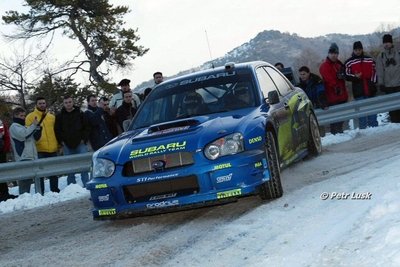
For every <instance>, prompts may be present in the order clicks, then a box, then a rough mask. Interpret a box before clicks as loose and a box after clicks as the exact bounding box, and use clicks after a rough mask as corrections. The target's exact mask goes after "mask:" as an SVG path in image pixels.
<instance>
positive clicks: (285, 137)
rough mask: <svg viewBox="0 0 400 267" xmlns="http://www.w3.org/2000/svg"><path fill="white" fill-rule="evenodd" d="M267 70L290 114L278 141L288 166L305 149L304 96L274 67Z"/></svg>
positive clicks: (283, 159) (281, 127) (282, 127)
mask: <svg viewBox="0 0 400 267" xmlns="http://www.w3.org/2000/svg"><path fill="white" fill-rule="evenodd" d="M265 70H266V72H267V73H268V75H269V76H270V77H271V79H272V80H273V82H274V83H275V85H276V87H277V90H278V91H279V93H280V94H281V95H282V102H283V105H284V107H285V109H286V110H287V111H288V113H289V114H288V115H287V116H288V118H287V121H285V124H283V125H281V126H280V129H279V134H278V139H279V140H280V141H281V142H282V144H283V146H282V147H281V148H280V150H281V151H280V152H281V160H282V163H283V164H284V165H287V164H289V163H290V162H292V161H293V160H295V159H296V158H297V152H298V151H299V150H301V149H302V147H303V143H304V141H303V140H304V132H305V131H307V127H306V124H305V123H304V115H305V107H304V104H303V103H302V102H303V101H302V100H303V96H302V94H301V93H300V91H296V90H294V88H293V87H292V86H291V85H290V84H289V82H288V81H287V80H286V79H285V78H284V77H283V75H282V73H280V72H279V71H277V70H276V69H274V68H272V67H265Z"/></svg>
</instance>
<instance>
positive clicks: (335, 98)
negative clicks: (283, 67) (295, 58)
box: [319, 43, 348, 134]
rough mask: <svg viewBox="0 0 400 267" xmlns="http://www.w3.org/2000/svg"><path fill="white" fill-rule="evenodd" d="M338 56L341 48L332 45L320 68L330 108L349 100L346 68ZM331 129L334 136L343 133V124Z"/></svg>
mask: <svg viewBox="0 0 400 267" xmlns="http://www.w3.org/2000/svg"><path fill="white" fill-rule="evenodd" d="M338 56H339V47H338V46H337V44H336V43H332V44H331V46H330V47H329V50H328V56H327V57H326V59H325V61H324V62H323V63H322V64H321V66H320V67H319V72H320V74H321V76H322V79H323V80H324V86H325V94H326V98H327V101H328V105H329V106H334V105H338V104H342V103H345V102H347V99H348V93H347V88H346V85H345V67H344V65H343V63H342V62H341V61H340V60H339V59H338ZM330 128H331V129H330V130H331V133H332V134H337V133H343V122H335V123H332V124H331V125H330Z"/></svg>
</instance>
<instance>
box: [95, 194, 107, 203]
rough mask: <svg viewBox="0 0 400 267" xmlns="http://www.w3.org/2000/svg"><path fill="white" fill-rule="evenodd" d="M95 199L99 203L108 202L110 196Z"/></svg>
mask: <svg viewBox="0 0 400 267" xmlns="http://www.w3.org/2000/svg"><path fill="white" fill-rule="evenodd" d="M97 199H98V200H99V202H104V201H109V200H110V194H107V195H105V196H98V198H97Z"/></svg>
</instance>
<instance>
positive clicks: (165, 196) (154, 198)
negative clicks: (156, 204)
mask: <svg viewBox="0 0 400 267" xmlns="http://www.w3.org/2000/svg"><path fill="white" fill-rule="evenodd" d="M176 195H177V193H169V194H164V195H158V196H152V197H151V198H150V199H149V200H150V201H151V200H159V199H164V198H171V197H176Z"/></svg>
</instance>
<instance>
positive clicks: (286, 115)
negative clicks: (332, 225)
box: [87, 62, 322, 219]
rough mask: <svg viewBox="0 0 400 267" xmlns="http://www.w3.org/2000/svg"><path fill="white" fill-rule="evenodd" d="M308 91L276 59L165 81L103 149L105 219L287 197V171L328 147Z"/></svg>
mask: <svg viewBox="0 0 400 267" xmlns="http://www.w3.org/2000/svg"><path fill="white" fill-rule="evenodd" d="M321 149H322V147H321V138H320V135H319V130H318V122H317V119H316V117H315V114H314V111H313V108H312V104H311V102H310V100H309V99H308V98H307V96H306V94H305V93H304V92H303V91H302V90H301V89H299V88H295V87H293V85H292V84H291V83H290V82H289V81H288V80H287V79H286V78H285V77H284V75H282V73H280V72H279V71H278V70H277V69H275V68H274V67H273V66H272V65H270V64H268V63H266V62H249V63H241V64H233V63H230V64H226V65H225V66H224V67H219V68H215V69H210V70H206V71H201V72H196V73H192V74H188V75H185V76H181V77H178V78H175V79H171V80H168V81H166V82H163V83H161V84H160V85H158V86H157V87H156V88H155V89H154V90H153V91H152V92H151V93H150V95H149V96H148V97H147V99H146V101H145V102H144V103H143V104H142V105H141V107H140V108H139V110H138V112H137V113H136V115H135V117H134V118H133V120H132V122H131V124H130V126H129V129H128V130H127V131H126V132H124V133H123V134H121V135H120V136H118V137H117V138H115V139H114V140H112V141H110V142H109V143H108V144H107V145H106V146H104V147H103V148H101V149H100V150H98V151H97V152H95V153H94V154H93V166H92V180H91V181H89V183H88V184H87V188H88V189H89V190H90V193H91V199H92V201H93V205H94V209H93V217H94V218H95V219H99V218H100V219H101V218H113V217H123V216H132V215H138V214H145V213H147V212H154V211H156V212H164V211H169V210H174V209H183V208H191V207H196V206H204V205H207V204H214V203H218V202H224V201H232V200H235V199H236V198H238V197H241V196H246V195H250V194H258V195H259V196H260V197H261V198H262V199H274V198H278V197H280V196H282V193H283V191H282V185H281V180H280V169H281V168H282V167H285V166H288V165H289V164H291V163H292V162H294V161H296V160H299V159H301V158H303V157H305V156H307V155H317V154H319V153H320V152H321Z"/></svg>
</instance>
